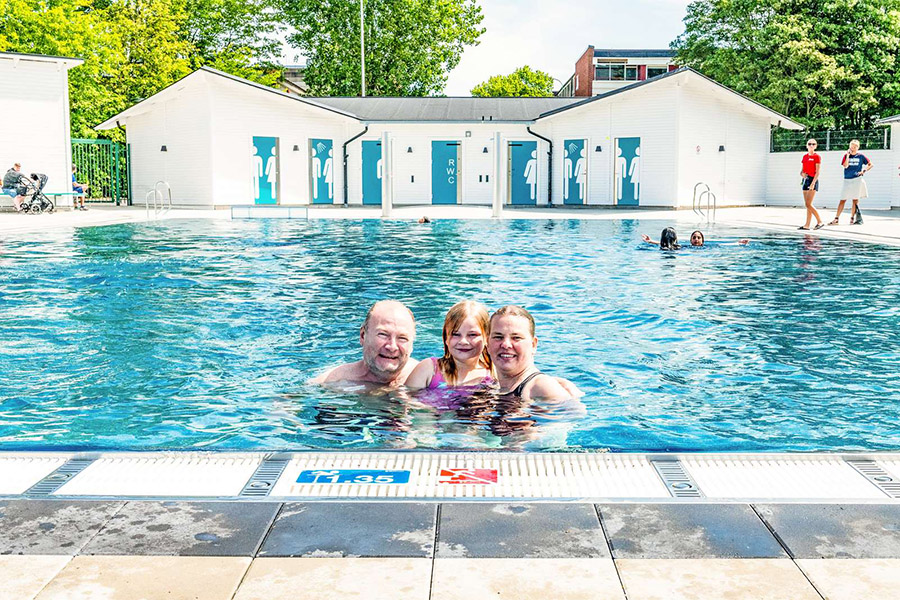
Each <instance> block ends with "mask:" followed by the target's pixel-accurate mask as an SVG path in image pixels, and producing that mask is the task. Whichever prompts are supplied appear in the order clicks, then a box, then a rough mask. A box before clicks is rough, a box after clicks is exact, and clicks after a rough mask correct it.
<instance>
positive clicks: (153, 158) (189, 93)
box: [125, 82, 213, 206]
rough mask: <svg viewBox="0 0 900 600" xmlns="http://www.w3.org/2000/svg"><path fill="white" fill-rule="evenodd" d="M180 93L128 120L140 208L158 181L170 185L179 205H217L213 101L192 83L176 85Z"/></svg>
mask: <svg viewBox="0 0 900 600" xmlns="http://www.w3.org/2000/svg"><path fill="white" fill-rule="evenodd" d="M176 90H177V93H175V94H166V95H163V96H160V98H159V100H158V101H157V102H154V103H153V104H152V105H148V106H147V107H145V108H147V112H144V113H142V114H139V115H136V116H133V117H129V118H128V120H127V126H126V128H125V130H126V137H127V139H128V143H129V144H131V177H132V180H131V191H132V194H133V196H132V202H133V203H134V204H135V205H143V204H144V201H145V198H146V195H147V192H148V191H149V190H152V189H153V188H154V186H155V185H156V182H157V181H167V182H168V183H169V186H170V187H171V188H172V202H173V203H175V204H177V205H189V206H207V205H210V204H212V203H213V197H212V181H213V173H212V170H211V169H212V162H211V159H210V154H211V146H210V129H211V124H210V110H209V106H210V103H209V97H208V94H207V93H206V90H205V89H204V87H203V86H200V85H192V84H191V82H184V83H180V84H176ZM162 146H165V147H166V152H162V151H161V148H162Z"/></svg>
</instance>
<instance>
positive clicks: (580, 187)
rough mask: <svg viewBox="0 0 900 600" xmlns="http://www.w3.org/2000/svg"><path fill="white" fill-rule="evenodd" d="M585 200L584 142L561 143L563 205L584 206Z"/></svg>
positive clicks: (585, 154) (585, 164)
mask: <svg viewBox="0 0 900 600" xmlns="http://www.w3.org/2000/svg"><path fill="white" fill-rule="evenodd" d="M586 198H587V151H586V150H585V143H584V140H565V142H564V143H563V204H584V203H585V199H586Z"/></svg>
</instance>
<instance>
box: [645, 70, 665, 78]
mask: <svg viewBox="0 0 900 600" xmlns="http://www.w3.org/2000/svg"><path fill="white" fill-rule="evenodd" d="M668 72H669V68H668V67H647V79H650V78H651V77H657V76H659V75H665V74H666V73H668Z"/></svg>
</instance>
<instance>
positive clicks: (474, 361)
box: [406, 300, 494, 390]
mask: <svg viewBox="0 0 900 600" xmlns="http://www.w3.org/2000/svg"><path fill="white" fill-rule="evenodd" d="M489 325H490V317H489V315H488V311H487V308H485V306H484V305H483V304H480V303H478V302H473V301H472V300H463V301H462V302H457V303H456V304H454V305H453V306H452V307H451V308H450V310H449V311H447V316H446V317H445V318H444V329H443V339H444V355H443V356H442V357H440V358H438V357H436V356H432V357H431V358H430V359H428V360H423V361H422V362H420V363H419V364H418V366H416V368H415V369H413V371H412V373H410V375H409V377H408V378H407V380H406V387H408V388H409V389H411V390H421V389H439V388H453V387H467V388H471V387H473V386H474V387H481V386H489V385H491V384H492V383H493V382H494V377H493V372H494V371H493V366H492V363H491V357H490V355H489V354H488V352H487V348H486V344H487V335H488V327H489Z"/></svg>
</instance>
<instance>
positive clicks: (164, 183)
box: [153, 179, 172, 211]
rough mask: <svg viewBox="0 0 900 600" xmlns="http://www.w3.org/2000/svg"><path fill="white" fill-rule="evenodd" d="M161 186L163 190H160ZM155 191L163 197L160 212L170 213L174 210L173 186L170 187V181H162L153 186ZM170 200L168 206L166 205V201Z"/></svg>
mask: <svg viewBox="0 0 900 600" xmlns="http://www.w3.org/2000/svg"><path fill="white" fill-rule="evenodd" d="M160 186H162V188H163V189H162V190H160V189H159V188H160ZM153 190H154V191H158V192H159V195H160V197H161V200H160V210H165V211H169V210H171V209H172V186H170V185H169V182H168V181H163V180H162V179H160V180H159V181H157V182H156V185H154V186H153ZM163 191H165V192H166V193H165V195H163V193H162V192H163ZM167 199H168V206H166V205H165V201H166V200H167Z"/></svg>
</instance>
